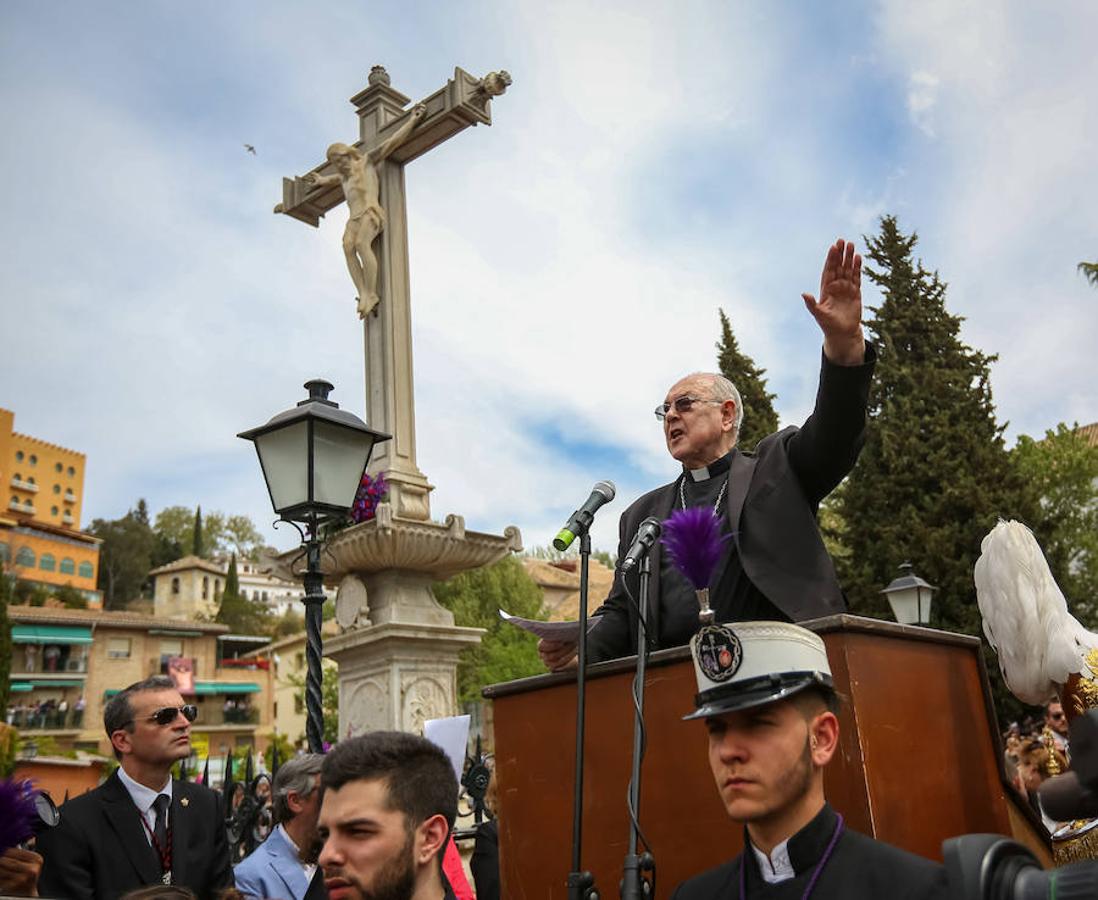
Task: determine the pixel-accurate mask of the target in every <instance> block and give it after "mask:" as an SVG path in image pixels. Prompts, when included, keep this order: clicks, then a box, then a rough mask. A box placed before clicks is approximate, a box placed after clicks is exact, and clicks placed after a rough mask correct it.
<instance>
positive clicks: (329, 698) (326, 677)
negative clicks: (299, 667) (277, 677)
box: [286, 659, 339, 744]
mask: <svg viewBox="0 0 1098 900" xmlns="http://www.w3.org/2000/svg"><path fill="white" fill-rule="evenodd" d="M320 670H321V671H320V678H321V681H320V709H321V712H322V713H323V715H324V729H323V735H324V740H325V741H327V742H328V743H329V744H334V743H335V742H336V741H338V740H339V666H337V665H336V664H335V662H333V661H332V660H330V659H322V660H321V661H320ZM305 680H306V673H305V672H301V673H299V674H298V673H295V674H291V675H287V676H286V681H287V682H288V683H289V684H292V685H294V687H296V688H298V689H299V690H300V691H301V705H302V707H303V708H304V709H305V710H306V711H307V710H308V709H309V704H308V698H307V697H306V696H305ZM305 739H306V735H305V734H302V735H301V736H300V738H299V740H305Z"/></svg>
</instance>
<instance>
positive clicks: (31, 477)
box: [27, 475, 37, 484]
mask: <svg viewBox="0 0 1098 900" xmlns="http://www.w3.org/2000/svg"><path fill="white" fill-rule="evenodd" d="M36 483H37V482H35V480H34V476H33V475H28V476H27V484H36Z"/></svg>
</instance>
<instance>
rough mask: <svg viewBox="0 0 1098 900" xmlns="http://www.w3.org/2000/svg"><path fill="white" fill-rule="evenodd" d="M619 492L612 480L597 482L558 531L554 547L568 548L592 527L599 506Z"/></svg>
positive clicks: (559, 548)
mask: <svg viewBox="0 0 1098 900" xmlns="http://www.w3.org/2000/svg"><path fill="white" fill-rule="evenodd" d="M617 492H618V491H617V488H615V487H614V482H612V481H599V482H596V484H595V486H594V487H593V488H592V489H591V496H590V497H588V498H587V500H586V502H585V503H584V504H583V506H581V507H580V508H579V509H577V510H576V511H575V512H574V513H572V516H571V518H569V520H568V521H567V522H566V523H565V524H564V527H563V528H562V529H561V530H560V531H558V532H557V536H556V537H555V538H553V547H554V548H555V549H557V550H567V549H568V548H569V547H570V546H571V545H572V541H574V540H575V539H576V537H577V536H578V535H581V534H583V533H584V532H586V531H587V529H588V528H590V527H591V522H592V521H593V520H594V518H595V513H596V512H598V511H599V508H600V507H602V506H605V505H606V504H607V503H609V502H610V501H611V500H613V499H614V495H615V494H616V493H617Z"/></svg>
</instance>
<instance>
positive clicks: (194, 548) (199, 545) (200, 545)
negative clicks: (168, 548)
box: [191, 505, 206, 556]
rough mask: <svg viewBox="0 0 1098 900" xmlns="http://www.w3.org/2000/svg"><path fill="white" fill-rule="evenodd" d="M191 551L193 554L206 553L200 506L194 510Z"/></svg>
mask: <svg viewBox="0 0 1098 900" xmlns="http://www.w3.org/2000/svg"><path fill="white" fill-rule="evenodd" d="M191 553H193V554H194V555H195V556H205V555H206V544H205V541H204V540H203V538H202V506H201V505H199V506H198V508H197V509H195V511H194V527H193V528H192V529H191Z"/></svg>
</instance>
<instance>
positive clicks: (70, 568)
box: [60, 556, 76, 575]
mask: <svg viewBox="0 0 1098 900" xmlns="http://www.w3.org/2000/svg"><path fill="white" fill-rule="evenodd" d="M60 572H61V574H62V575H75V574H76V563H74V562H73V561H72V557H71V556H63V557H61V569H60Z"/></svg>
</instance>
